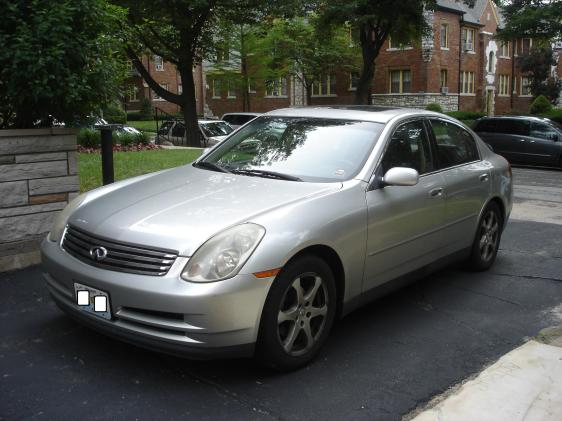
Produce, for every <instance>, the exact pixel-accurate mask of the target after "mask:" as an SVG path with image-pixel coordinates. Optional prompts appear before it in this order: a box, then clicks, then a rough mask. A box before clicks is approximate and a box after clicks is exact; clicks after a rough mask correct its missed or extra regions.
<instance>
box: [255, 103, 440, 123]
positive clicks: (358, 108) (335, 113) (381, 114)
mask: <svg viewBox="0 0 562 421" xmlns="http://www.w3.org/2000/svg"><path fill="white" fill-rule="evenodd" d="M420 113H423V114H424V115H427V116H439V117H447V116H445V115H444V114H440V113H436V112H433V111H428V110H422V109H416V108H400V107H380V106H376V105H330V106H312V107H291V108H281V109H278V110H273V111H270V112H268V113H266V114H265V115H273V116H283V117H316V118H331V119H332V118H333V119H339V118H341V119H345V120H364V121H372V122H375V123H388V122H389V121H390V120H392V119H393V118H395V117H399V116H408V115H412V116H415V115H420Z"/></svg>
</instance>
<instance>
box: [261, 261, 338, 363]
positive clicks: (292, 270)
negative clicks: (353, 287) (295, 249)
mask: <svg viewBox="0 0 562 421" xmlns="http://www.w3.org/2000/svg"><path fill="white" fill-rule="evenodd" d="M335 312H336V288H335V282H334V276H333V274H332V271H331V270H330V267H329V266H328V264H327V263H326V262H325V261H324V260H322V259H320V258H318V257H316V256H312V255H310V256H302V257H299V258H297V259H295V260H294V261H292V262H289V264H287V266H286V267H285V268H283V270H282V271H281V272H280V273H279V275H278V276H277V278H276V279H275V282H274V283H273V285H272V287H271V290H270V292H269V294H268V297H267V300H266V303H265V307H264V310H263V313H262V319H261V324H260V332H259V338H258V343H257V348H256V357H257V358H258V360H259V361H260V362H261V363H262V364H264V365H266V366H268V367H271V368H274V369H277V370H282V371H288V370H294V369H297V368H299V367H302V366H303V365H305V364H307V363H308V362H309V361H311V360H312V359H313V358H314V356H315V355H316V354H317V353H318V351H319V350H320V348H321V347H322V345H323V344H324V342H325V341H326V339H327V337H328V335H329V333H330V329H331V327H332V325H333V323H334V317H335Z"/></svg>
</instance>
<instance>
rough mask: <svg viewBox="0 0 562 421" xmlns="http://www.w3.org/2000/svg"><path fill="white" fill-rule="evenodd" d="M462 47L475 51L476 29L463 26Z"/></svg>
mask: <svg viewBox="0 0 562 421" xmlns="http://www.w3.org/2000/svg"><path fill="white" fill-rule="evenodd" d="M462 49H463V50H464V51H474V29H470V28H463V30H462Z"/></svg>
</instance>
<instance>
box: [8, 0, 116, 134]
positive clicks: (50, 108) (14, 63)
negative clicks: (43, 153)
mask: <svg viewBox="0 0 562 421" xmlns="http://www.w3.org/2000/svg"><path fill="white" fill-rule="evenodd" d="M0 16H2V19H0V46H2V47H1V48H0V128H9V127H12V128H31V127H36V126H37V125H38V122H40V123H39V124H41V125H49V124H50V123H51V122H52V120H53V119H56V120H58V121H62V122H66V123H71V122H72V121H73V120H75V119H80V118H83V117H85V116H87V115H88V114H91V113H93V112H97V111H98V110H99V109H100V108H102V107H104V106H105V105H107V104H110V103H112V102H113V101H115V100H116V99H117V98H118V97H119V96H120V87H121V86H122V81H123V79H124V77H125V75H126V66H125V59H124V57H123V55H122V53H121V49H120V45H119V44H120V43H119V39H118V38H117V37H115V36H113V35H112V34H115V33H116V30H117V27H118V24H119V21H120V19H122V17H123V14H122V11H121V10H120V9H119V8H116V7H115V6H110V5H108V4H107V2H106V1H105V0H73V1H62V2H55V3H54V2H52V1H49V0H3V1H2V2H0Z"/></svg>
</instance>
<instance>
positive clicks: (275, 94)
mask: <svg viewBox="0 0 562 421" xmlns="http://www.w3.org/2000/svg"><path fill="white" fill-rule="evenodd" d="M265 98H287V78H284V77H280V78H277V79H272V80H266V81H265Z"/></svg>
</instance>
